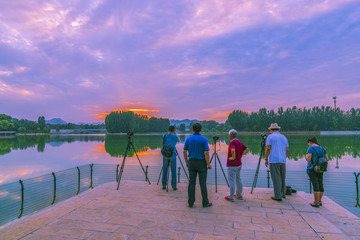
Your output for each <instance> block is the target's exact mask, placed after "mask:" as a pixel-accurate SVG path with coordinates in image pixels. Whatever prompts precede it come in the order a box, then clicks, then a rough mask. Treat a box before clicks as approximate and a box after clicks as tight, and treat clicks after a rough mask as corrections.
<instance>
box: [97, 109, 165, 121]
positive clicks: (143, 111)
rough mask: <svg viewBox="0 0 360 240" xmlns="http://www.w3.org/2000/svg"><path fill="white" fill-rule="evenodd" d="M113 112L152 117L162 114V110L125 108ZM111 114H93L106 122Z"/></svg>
mask: <svg viewBox="0 0 360 240" xmlns="http://www.w3.org/2000/svg"><path fill="white" fill-rule="evenodd" d="M111 112H133V113H135V114H139V115H145V116H149V117H151V116H152V113H157V112H160V110H151V109H142V108H124V109H114V110H112V111H111ZM111 112H103V113H94V114H92V115H93V116H95V117H96V118H98V119H101V120H104V119H105V118H106V116H107V115H109V114H110V113H111Z"/></svg>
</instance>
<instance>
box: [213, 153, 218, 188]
mask: <svg viewBox="0 0 360 240" xmlns="http://www.w3.org/2000/svg"><path fill="white" fill-rule="evenodd" d="M213 156H215V153H214V154H213ZM215 192H217V168H216V157H215Z"/></svg>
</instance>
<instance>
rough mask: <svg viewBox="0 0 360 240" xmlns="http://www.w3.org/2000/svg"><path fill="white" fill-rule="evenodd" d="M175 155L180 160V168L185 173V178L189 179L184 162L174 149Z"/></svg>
mask: <svg viewBox="0 0 360 240" xmlns="http://www.w3.org/2000/svg"><path fill="white" fill-rule="evenodd" d="M176 155H177V156H178V158H179V161H180V164H181V167H182V169H183V170H184V173H185V176H186V178H187V180H188V181H189V176H188V174H187V172H186V170H185V167H184V164H183V163H182V161H181V158H180V156H179V153H178V152H177V151H176Z"/></svg>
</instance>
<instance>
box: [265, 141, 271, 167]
mask: <svg viewBox="0 0 360 240" xmlns="http://www.w3.org/2000/svg"><path fill="white" fill-rule="evenodd" d="M270 152H271V145H267V146H266V148H265V167H268V166H269V156H270Z"/></svg>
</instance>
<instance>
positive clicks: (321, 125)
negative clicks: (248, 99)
mask: <svg viewBox="0 0 360 240" xmlns="http://www.w3.org/2000/svg"><path fill="white" fill-rule="evenodd" d="M274 122H276V123H278V124H279V126H281V130H282V131H334V130H360V109H359V108H357V109H355V108H352V109H350V110H349V111H343V110H341V109H340V108H336V109H334V108H332V107H329V106H327V107H325V106H322V107H313V108H312V109H306V108H297V107H296V106H294V107H292V108H287V109H286V110H285V111H284V109H283V107H280V108H278V111H277V112H275V111H274V110H267V109H266V108H261V109H260V110H259V111H258V112H252V113H247V112H245V111H241V110H234V111H233V112H232V113H230V114H229V116H228V123H229V124H230V125H231V127H232V128H235V129H236V130H240V131H264V130H266V129H267V128H268V127H269V126H270V123H274Z"/></svg>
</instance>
